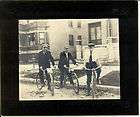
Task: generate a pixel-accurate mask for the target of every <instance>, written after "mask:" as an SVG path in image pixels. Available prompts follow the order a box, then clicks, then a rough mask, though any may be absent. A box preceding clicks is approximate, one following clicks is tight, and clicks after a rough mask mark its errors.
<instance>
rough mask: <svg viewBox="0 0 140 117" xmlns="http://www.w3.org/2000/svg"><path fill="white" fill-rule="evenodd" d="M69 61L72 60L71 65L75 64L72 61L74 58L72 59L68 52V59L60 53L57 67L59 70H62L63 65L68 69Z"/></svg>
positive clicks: (63, 53)
mask: <svg viewBox="0 0 140 117" xmlns="http://www.w3.org/2000/svg"><path fill="white" fill-rule="evenodd" d="M70 60H72V62H73V64H76V61H75V60H74V58H73V57H72V55H71V53H70V52H68V57H67V56H66V54H65V52H61V53H60V59H59V63H58V67H59V68H60V69H63V68H64V65H66V66H67V67H69V61H70Z"/></svg>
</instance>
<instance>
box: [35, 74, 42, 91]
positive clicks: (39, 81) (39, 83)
mask: <svg viewBox="0 0 140 117" xmlns="http://www.w3.org/2000/svg"><path fill="white" fill-rule="evenodd" d="M36 86H37V88H38V89H39V90H41V89H42V88H43V85H42V83H41V80H40V77H39V74H37V75H36Z"/></svg>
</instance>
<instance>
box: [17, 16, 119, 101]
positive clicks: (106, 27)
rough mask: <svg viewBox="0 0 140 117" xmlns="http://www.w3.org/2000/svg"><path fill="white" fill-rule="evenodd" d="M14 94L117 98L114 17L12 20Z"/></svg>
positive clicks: (24, 96) (45, 97)
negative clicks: (14, 28) (16, 79)
mask: <svg viewBox="0 0 140 117" xmlns="http://www.w3.org/2000/svg"><path fill="white" fill-rule="evenodd" d="M18 39H19V100H21V101H28V100H30V101H33V100H102V99H121V96H120V53H119V19H118V18H105V19H24V20H18Z"/></svg>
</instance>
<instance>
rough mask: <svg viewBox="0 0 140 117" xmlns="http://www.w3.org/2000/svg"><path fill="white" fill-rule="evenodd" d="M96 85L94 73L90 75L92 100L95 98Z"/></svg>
mask: <svg viewBox="0 0 140 117" xmlns="http://www.w3.org/2000/svg"><path fill="white" fill-rule="evenodd" d="M96 83H97V79H96V73H95V71H94V72H93V74H92V92H91V93H92V98H93V99H94V98H95V96H96Z"/></svg>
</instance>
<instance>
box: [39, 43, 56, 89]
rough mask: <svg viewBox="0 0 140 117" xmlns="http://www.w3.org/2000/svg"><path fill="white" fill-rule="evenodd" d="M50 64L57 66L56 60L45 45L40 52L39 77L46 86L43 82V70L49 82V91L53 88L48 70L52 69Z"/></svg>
mask: <svg viewBox="0 0 140 117" xmlns="http://www.w3.org/2000/svg"><path fill="white" fill-rule="evenodd" d="M50 62H51V63H52V65H53V66H54V65H55V63H54V59H53V57H52V55H51V52H50V51H49V46H48V45H47V46H46V45H43V46H42V51H40V52H39V54H38V65H39V77H40V79H41V82H42V84H43V85H44V84H45V83H44V80H43V70H45V74H46V76H47V80H48V89H49V90H50V88H51V87H50V82H51V78H50V75H49V74H48V71H47V70H46V69H47V68H50V67H51V65H50Z"/></svg>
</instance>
